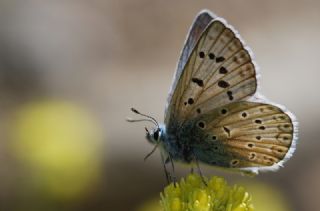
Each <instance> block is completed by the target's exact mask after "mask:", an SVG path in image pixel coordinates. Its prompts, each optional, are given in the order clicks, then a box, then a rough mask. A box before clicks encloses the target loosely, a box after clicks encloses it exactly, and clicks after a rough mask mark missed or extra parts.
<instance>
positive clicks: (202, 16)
mask: <svg viewBox="0 0 320 211" xmlns="http://www.w3.org/2000/svg"><path fill="white" fill-rule="evenodd" d="M214 17H215V15H214V14H212V13H211V12H209V11H207V10H203V11H201V12H200V13H199V14H198V15H197V17H196V18H195V21H194V22H193V24H192V26H191V28H190V31H189V34H188V36H187V39H186V42H185V44H184V47H183V50H182V52H181V56H180V59H179V63H178V66H177V71H176V72H175V75H174V80H173V83H172V86H171V89H170V92H169V96H168V101H167V105H166V111H165V114H169V113H172V111H171V109H172V108H173V107H172V103H171V102H173V101H172V97H173V93H174V92H178V90H179V89H180V90H181V89H183V87H184V86H181V84H179V85H178V81H179V79H180V77H181V74H182V73H183V72H186V71H184V68H185V65H186V63H187V61H188V60H189V57H190V55H191V53H192V50H193V49H194V47H195V45H196V44H197V42H198V40H199V39H200V36H201V35H202V33H203V31H204V30H205V29H206V27H207V26H208V24H209V23H210V22H211V21H212V20H213V19H214ZM169 117H170V115H165V119H166V120H165V122H169Z"/></svg>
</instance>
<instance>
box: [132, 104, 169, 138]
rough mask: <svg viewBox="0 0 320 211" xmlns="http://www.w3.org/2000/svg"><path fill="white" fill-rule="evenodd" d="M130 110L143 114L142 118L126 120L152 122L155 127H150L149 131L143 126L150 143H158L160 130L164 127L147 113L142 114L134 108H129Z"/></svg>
mask: <svg viewBox="0 0 320 211" xmlns="http://www.w3.org/2000/svg"><path fill="white" fill-rule="evenodd" d="M131 111H132V112H134V113H136V114H139V115H141V116H143V117H144V118H143V119H134V120H133V119H127V121H129V122H141V121H148V122H152V123H153V124H154V125H155V126H156V128H154V129H152V130H151V131H149V130H148V129H147V128H146V127H145V130H146V138H147V140H148V141H149V142H150V143H152V144H158V143H159V142H160V138H161V135H162V132H163V130H164V127H162V126H160V125H159V124H158V122H157V120H156V119H155V118H153V117H151V116H149V115H146V114H143V113H141V112H139V111H138V110H137V109H135V108H131Z"/></svg>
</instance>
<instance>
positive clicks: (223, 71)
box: [165, 18, 257, 133]
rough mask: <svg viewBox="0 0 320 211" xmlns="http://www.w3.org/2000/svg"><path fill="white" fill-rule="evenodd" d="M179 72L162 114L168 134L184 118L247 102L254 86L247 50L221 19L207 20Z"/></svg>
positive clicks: (252, 68) (254, 73) (253, 70)
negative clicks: (231, 104) (235, 103)
mask: <svg viewBox="0 0 320 211" xmlns="http://www.w3.org/2000/svg"><path fill="white" fill-rule="evenodd" d="M183 55H184V54H183ZM186 55H187V53H186ZM179 72H180V69H178V71H177V74H176V79H175V82H174V84H173V89H174V91H173V93H172V94H170V95H169V101H168V106H167V109H166V113H165V125H166V129H167V131H168V132H172V133H173V132H174V131H172V130H174V128H177V125H182V124H184V122H185V121H186V120H188V119H193V118H196V117H197V116H198V115H200V114H204V113H207V112H209V111H211V110H212V109H214V108H217V107H219V106H222V105H226V104H229V103H232V102H236V101H239V100H244V99H247V98H248V97H249V96H252V95H253V94H254V93H255V91H256V87H257V83H256V72H255V65H254V63H253V62H252V59H251V56H250V53H249V50H248V49H247V48H246V47H245V46H244V45H243V42H242V41H241V39H240V38H239V35H238V34H237V33H236V32H235V31H234V30H233V29H232V27H231V26H229V25H228V24H226V23H225V21H224V20H223V19H221V18H215V19H213V20H211V21H210V23H209V24H208V25H207V27H206V28H205V30H204V31H203V33H202V34H201V36H200V38H199V40H198V41H197V43H196V45H195V47H194V48H193V50H192V52H191V54H190V56H189V58H188V60H187V62H186V64H185V65H184V67H183V69H182V71H181V73H179ZM170 130H171V131H170Z"/></svg>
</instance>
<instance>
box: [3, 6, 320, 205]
mask: <svg viewBox="0 0 320 211" xmlns="http://www.w3.org/2000/svg"><path fill="white" fill-rule="evenodd" d="M204 8H208V9H210V10H212V11H213V12H214V13H216V14H217V15H218V16H221V17H224V18H225V19H226V20H227V21H228V22H229V23H230V24H231V25H233V26H234V27H235V28H236V29H237V30H238V31H239V32H240V34H241V35H242V37H243V38H244V40H246V42H247V44H248V45H249V46H250V47H251V49H252V50H253V52H254V53H255V57H256V61H257V63H258V64H259V66H260V67H261V70H260V72H261V75H262V77H261V83H260V88H261V91H262V93H263V94H264V95H266V96H267V97H268V98H269V99H272V100H273V101H275V102H278V103H281V104H283V105H286V107H287V108H288V109H289V110H290V111H292V112H293V113H294V114H295V115H296V116H297V118H298V120H299V123H300V124H299V125H300V127H299V131H300V133H299V143H298V146H297V151H296V153H295V154H294V156H293V157H292V159H291V160H290V161H289V162H287V163H286V165H285V168H283V169H281V170H280V171H278V172H276V173H274V172H271V173H264V174H261V175H259V176H257V177H256V178H254V179H253V178H246V177H242V176H240V175H238V174H230V173H225V172H222V171H219V170H215V169H212V168H209V167H205V166H203V167H202V170H203V172H204V174H206V175H218V176H224V177H225V178H226V179H227V180H228V181H229V182H230V184H234V183H237V184H244V186H246V187H247V188H248V190H249V191H251V192H252V193H253V196H254V197H255V198H254V203H255V200H256V206H257V207H258V208H257V210H273V211H287V210H317V209H318V208H319V206H320V201H319V200H318V198H319V195H320V182H319V178H320V165H319V164H317V162H318V161H319V162H320V153H319V152H318V151H317V150H319V149H320V142H319V141H318V137H317V136H316V135H317V134H318V132H319V123H320V112H319V107H320V95H319V93H318V90H319V88H320V84H319V82H318V80H319V77H320V71H319V69H320V63H319V59H318V57H319V54H318V48H319V46H320V39H319V37H320V28H319V20H320V2H319V1H314V0H305V1H292V0H283V1H276V0H272V1H254V0H238V1H232V0H223V1H222V0H219V1H213V0H211V1H191V0H186V1H174V2H172V1H152V0H151V1H150V0H136V1H130V0H122V1H117V0H107V1H103V0H92V1H84V0H77V1H76V0H69V1H50V0H24V1H19V0H1V1H0V138H1V142H0V210H4V211H11V210H13V211H16V210H33V211H38V210H39V211H40V210H80V211H81V210H151V211H152V210H157V209H156V207H157V205H158V200H159V193H160V191H162V189H163V187H164V185H165V184H166V181H165V177H164V172H163V170H162V165H161V162H160V156H159V154H158V153H155V154H154V156H152V157H151V158H150V159H149V160H148V161H147V162H143V157H144V156H145V155H146V154H147V153H148V152H149V151H150V150H151V149H152V146H151V145H149V144H148V143H147V142H146V140H145V138H144V135H145V131H144V129H143V127H144V126H145V124H143V123H141V124H129V123H127V122H125V118H126V117H127V116H132V117H133V116H134V114H132V113H131V112H130V110H129V109H130V107H136V108H137V109H139V110H141V111H143V112H144V113H147V114H150V115H152V116H154V117H155V118H156V119H158V120H159V121H160V122H162V121H163V112H164V106H165V103H166V98H167V93H168V90H169V87H170V85H171V82H172V76H173V74H174V71H175V68H176V64H177V60H178V58H179V54H180V51H181V49H182V45H183V43H184V39H185V37H186V34H187V32H188V29H189V27H190V25H191V23H192V21H193V19H194V17H195V15H196V14H197V13H198V12H199V11H200V10H201V9H204ZM148 126H149V125H148ZM176 168H177V175H178V176H183V175H186V174H187V173H188V172H189V168H188V167H187V166H184V165H176Z"/></svg>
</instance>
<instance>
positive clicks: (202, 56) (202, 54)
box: [199, 51, 205, 59]
mask: <svg viewBox="0 0 320 211" xmlns="http://www.w3.org/2000/svg"><path fill="white" fill-rule="evenodd" d="M199 57H200V58H201V59H203V58H204V57H205V54H204V52H203V51H200V52H199Z"/></svg>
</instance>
